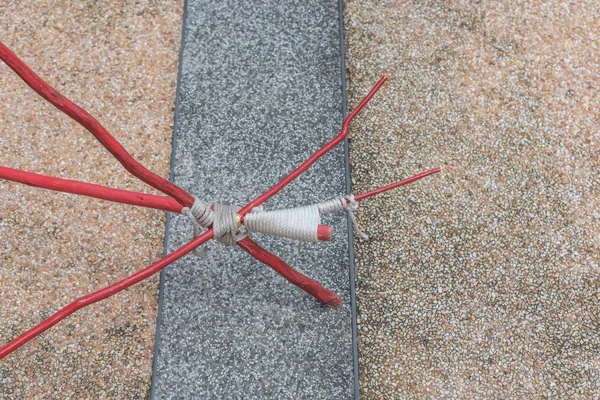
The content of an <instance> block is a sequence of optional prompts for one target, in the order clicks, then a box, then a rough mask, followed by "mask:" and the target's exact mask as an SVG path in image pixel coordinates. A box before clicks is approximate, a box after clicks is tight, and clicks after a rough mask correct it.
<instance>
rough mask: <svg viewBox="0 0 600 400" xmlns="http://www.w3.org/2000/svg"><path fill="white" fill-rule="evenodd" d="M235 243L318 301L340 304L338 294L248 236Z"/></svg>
mask: <svg viewBox="0 0 600 400" xmlns="http://www.w3.org/2000/svg"><path fill="white" fill-rule="evenodd" d="M237 244H238V246H240V247H241V248H242V249H244V250H245V251H246V252H248V253H249V254H250V255H251V256H252V257H254V258H256V259H257V260H258V261H260V262H262V263H264V264H266V265H268V266H269V267H271V268H273V269H274V270H275V272H277V273H278V274H279V275H281V276H283V277H284V278H285V279H287V280H288V282H290V283H292V284H294V285H296V286H297V287H299V288H300V289H302V290H304V291H305V292H306V293H308V294H310V295H311V296H313V297H314V298H315V299H317V300H318V301H319V302H321V303H323V304H325V305H327V306H329V307H337V306H339V305H340V304H342V297H341V296H340V295H339V294H337V293H334V292H332V291H331V290H329V289H326V288H324V287H323V286H321V284H319V283H318V282H317V281H314V280H312V279H310V278H309V277H308V276H306V275H304V274H302V273H300V272H298V271H296V270H295V269H293V268H292V267H290V266H289V265H288V264H287V263H286V262H285V261H283V260H282V259H281V258H279V257H277V256H276V255H275V254H273V253H271V252H269V251H267V250H265V249H263V248H262V247H260V246H259V245H258V244H257V243H256V242H255V241H254V240H252V239H250V238H249V237H245V238H244V239H242V240H240V241H239V242H238V243H237Z"/></svg>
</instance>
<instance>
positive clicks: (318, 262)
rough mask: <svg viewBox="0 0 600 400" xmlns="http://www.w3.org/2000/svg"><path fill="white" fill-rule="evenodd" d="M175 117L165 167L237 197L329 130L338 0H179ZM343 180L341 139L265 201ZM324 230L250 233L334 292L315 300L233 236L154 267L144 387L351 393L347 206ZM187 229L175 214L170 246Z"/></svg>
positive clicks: (224, 199) (296, 199)
mask: <svg viewBox="0 0 600 400" xmlns="http://www.w3.org/2000/svg"><path fill="white" fill-rule="evenodd" d="M186 24H187V25H186V35H185V48H184V56H183V64H182V65H183V72H182V81H181V98H180V102H181V103H180V107H179V110H178V123H177V127H176V135H177V148H176V152H175V156H174V157H175V170H174V175H175V178H174V179H175V181H176V182H177V183H178V184H180V185H182V186H183V187H185V188H186V189H188V190H189V191H191V192H192V193H195V194H196V195H198V196H199V197H201V198H202V199H204V200H206V201H210V202H221V203H226V204H237V205H242V204H244V203H245V202H247V201H249V200H251V199H253V198H255V197H256V196H258V195H259V194H260V193H262V192H263V191H265V190H266V189H268V188H269V187H270V186H272V185H273V184H274V183H276V182H277V181H278V180H279V179H281V178H282V177H283V176H284V175H285V174H286V173H287V172H289V171H291V170H292V169H293V168H295V167H296V166H297V165H299V164H300V163H301V162H302V161H304V160H305V158H307V157H308V156H309V155H310V154H311V153H312V152H314V151H315V150H316V149H317V148H318V147H319V146H321V145H322V144H324V143H326V142H327V141H328V140H329V139H330V138H332V137H333V136H335V135H336V134H337V132H338V131H339V129H340V126H341V121H342V107H341V81H340V55H339V30H338V9H337V2H336V1H333V0H328V1H316V0H310V1H306V2H295V1H283V2H281V1H265V2H257V1H208V0H190V2H189V6H188V16H187V20H186ZM344 193H345V184H344V156H343V148H342V147H341V146H340V147H339V148H336V149H335V150H334V151H332V152H331V154H329V155H327V156H326V157H324V158H323V159H322V160H321V161H320V162H319V163H318V164H317V165H315V166H314V167H313V168H312V169H311V170H310V171H309V172H308V173H306V174H305V175H303V176H302V177H301V178H300V179H299V180H298V181H296V182H294V183H293V184H291V185H290V186H289V187H288V188H287V189H286V190H284V191H283V192H281V193H280V194H279V195H278V196H277V197H275V198H274V199H272V201H269V202H268V203H266V206H267V207H268V208H271V207H272V208H281V207H285V206H290V205H300V204H310V203H312V202H315V201H318V200H321V199H328V198H331V197H334V196H336V195H340V194H344ZM326 222H327V224H328V225H331V226H333V227H334V230H335V238H334V240H333V241H332V242H330V243H322V244H305V243H299V242H294V241H291V240H279V239H274V238H270V237H257V240H258V242H259V243H260V244H262V245H264V246H265V247H266V248H267V249H271V250H273V251H274V252H275V253H276V254H278V255H279V256H280V257H282V258H283V259H284V260H286V261H288V262H289V263H290V264H291V265H292V266H294V267H296V268H298V269H299V270H300V271H302V272H304V273H306V274H308V275H310V276H311V277H313V278H314V279H316V280H318V281H319V282H321V283H322V284H323V285H324V286H326V287H328V288H330V289H332V290H334V291H336V292H338V293H340V294H341V295H342V296H343V297H344V301H345V303H344V305H343V306H341V307H340V308H339V309H335V310H332V309H328V308H324V307H322V306H320V305H319V304H318V303H316V302H315V301H314V300H313V299H312V298H311V297H309V296H308V295H306V294H305V293H304V292H301V291H300V290H299V289H296V288H295V287H293V286H292V285H290V284H289V283H287V281H285V280H284V279H283V278H281V277H279V276H278V275H277V274H276V273H274V272H273V271H272V270H270V269H269V268H268V267H266V266H264V265H262V264H259V263H258V262H256V261H255V260H254V259H252V258H251V257H250V256H249V255H247V254H246V253H244V252H243V251H242V250H241V249H238V248H236V247H233V248H225V247H223V246H221V245H218V244H213V245H211V251H210V253H209V254H208V255H207V256H206V258H205V259H204V260H199V259H197V258H195V257H193V256H188V257H186V258H184V259H183V260H181V261H180V262H177V263H175V264H173V265H172V266H170V267H168V268H167V269H166V270H165V273H164V274H163V278H162V281H161V282H162V286H161V288H162V289H161V290H162V291H163V295H164V298H163V301H162V305H161V307H162V308H161V324H160V327H159V328H160V338H159V340H158V343H157V345H158V355H157V360H156V363H157V364H156V372H155V376H154V384H155V387H154V392H153V395H154V398H156V399H167V398H201V399H224V398H227V399H256V398H261V399H271V398H272V399H347V398H351V397H352V396H353V371H352V338H351V315H350V314H351V313H350V307H349V304H350V299H349V280H348V260H347V254H348V248H347V246H348V244H347V231H346V216H345V215H344V214H337V215H333V216H331V217H330V218H327V220H326ZM190 236H191V226H190V224H189V222H188V221H187V220H186V219H185V218H182V217H180V216H177V217H174V218H173V219H172V221H171V224H170V228H169V240H168V248H169V250H170V251H171V250H173V249H175V248H177V247H179V246H180V245H182V244H183V243H184V242H186V241H188V240H189V239H190Z"/></svg>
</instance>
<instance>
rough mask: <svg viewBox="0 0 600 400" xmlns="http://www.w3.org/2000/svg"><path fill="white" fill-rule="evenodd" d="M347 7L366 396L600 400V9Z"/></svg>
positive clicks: (451, 4) (555, 5)
mask: <svg viewBox="0 0 600 400" xmlns="http://www.w3.org/2000/svg"><path fill="white" fill-rule="evenodd" d="M345 3H346V6H345V28H346V40H347V43H346V44H347V67H348V71H349V97H350V106H352V105H355V104H356V103H357V101H358V99H359V97H360V95H361V94H362V93H364V91H365V90H367V89H368V88H369V87H370V86H371V85H372V84H373V83H374V82H375V81H376V80H377V79H378V78H379V77H380V75H382V74H388V75H389V77H390V81H389V82H388V83H387V85H386V88H385V90H383V92H382V93H381V94H378V95H377V97H376V99H375V100H374V102H373V105H372V106H370V107H369V109H368V110H367V112H366V113H365V114H363V115H362V116H361V117H360V121H358V123H357V124H356V125H354V127H353V129H352V133H351V140H352V142H351V166H352V178H353V184H354V192H356V193H360V192H362V191H364V190H366V189H368V188H372V187H374V186H377V185H378V184H384V183H387V182H390V181H392V180H394V179H397V178H400V177H405V176H408V175H411V174H413V173H416V172H418V171H421V170H424V169H428V168H431V167H434V166H438V165H439V166H441V167H442V169H443V172H442V173H441V174H439V175H437V176H435V177H434V178H428V179H427V180H425V181H422V182H420V183H418V184H414V185H412V186H410V187H406V188H404V189H400V190H398V191H396V192H394V193H390V194H387V195H383V196H380V197H378V198H376V199H373V200H370V201H368V202H367V201H365V204H364V206H363V207H362V208H361V209H360V211H359V213H358V215H359V219H360V222H361V223H362V224H363V226H365V227H366V230H367V231H368V233H369V234H370V235H371V236H372V239H373V240H371V241H369V242H361V243H359V244H357V245H356V251H357V265H356V268H357V272H358V288H357V293H358V307H359V353H360V355H359V362H360V375H361V382H360V383H361V388H362V398H363V399H400V398H578V399H592V398H594V399H596V398H598V397H599V396H600V338H599V333H598V332H599V319H600V306H599V301H600V285H599V282H598V274H599V272H600V270H599V267H600V255H599V251H598V250H599V247H600V235H599V228H598V227H599V222H600V180H599V178H598V170H599V169H600V157H599V155H600V143H599V140H600V135H599V133H600V132H599V130H600V115H599V114H600V111H599V110H600V78H599V74H598V71H600V56H599V54H600V53H599V50H600V20H599V18H600V6H599V3H598V2H596V1H581V2H563V1H549V2H548V1H545V2H542V1H533V0H528V1H521V2H492V1H480V2H476V3H475V2H466V1H444V2H420V1H413V2H409V1H406V2H399V1H387V2H367V1H357V0H348V1H346V2H345Z"/></svg>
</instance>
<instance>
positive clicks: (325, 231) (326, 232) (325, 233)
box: [317, 225, 333, 241]
mask: <svg viewBox="0 0 600 400" xmlns="http://www.w3.org/2000/svg"><path fill="white" fill-rule="evenodd" d="M332 234H333V228H332V227H330V226H327V225H319V227H318V228H317V238H318V239H319V240H327V241H329V240H331V236H332Z"/></svg>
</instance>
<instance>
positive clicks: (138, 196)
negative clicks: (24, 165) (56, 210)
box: [0, 166, 181, 213]
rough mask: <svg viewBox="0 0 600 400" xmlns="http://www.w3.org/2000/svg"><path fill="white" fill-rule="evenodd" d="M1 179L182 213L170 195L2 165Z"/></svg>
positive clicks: (179, 206)
mask: <svg viewBox="0 0 600 400" xmlns="http://www.w3.org/2000/svg"><path fill="white" fill-rule="evenodd" d="M0 179H6V180H9V181H12V182H18V183H22V184H24V185H29V186H34V187H38V188H43V189H49V190H55V191H58V192H66V193H73V194H79V195H83V196H88V197H95V198H97V199H102V200H108V201H113V202H116V203H124V204H131V205H134V206H141V207H148V208H155V209H157V210H163V211H170V212H174V213H181V204H179V203H178V202H177V200H175V199H172V198H170V197H164V196H156V195H153V194H144V193H138V192H131V191H129V190H121V189H113V188H110V187H106V186H101V185H96V184H93V183H86V182H78V181H72V180H68V179H61V178H53V177H50V176H45V175H40V174H36V173H33V172H27V171H21V170H18V169H13V168H8V167H2V166H0Z"/></svg>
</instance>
